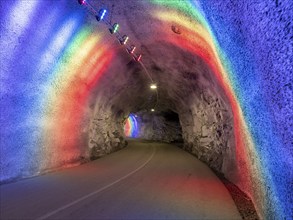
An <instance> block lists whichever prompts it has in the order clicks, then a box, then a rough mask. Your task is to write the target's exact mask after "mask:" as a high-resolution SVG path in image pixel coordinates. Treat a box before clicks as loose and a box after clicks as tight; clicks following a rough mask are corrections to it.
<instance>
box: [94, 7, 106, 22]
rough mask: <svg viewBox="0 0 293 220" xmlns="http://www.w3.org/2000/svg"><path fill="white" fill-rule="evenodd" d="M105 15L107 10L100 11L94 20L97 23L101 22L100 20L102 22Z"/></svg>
mask: <svg viewBox="0 0 293 220" xmlns="http://www.w3.org/2000/svg"><path fill="white" fill-rule="evenodd" d="M106 13H107V10H106V9H101V10H100V11H99V14H98V15H96V19H97V21H101V20H103V19H104V17H105V15H106Z"/></svg>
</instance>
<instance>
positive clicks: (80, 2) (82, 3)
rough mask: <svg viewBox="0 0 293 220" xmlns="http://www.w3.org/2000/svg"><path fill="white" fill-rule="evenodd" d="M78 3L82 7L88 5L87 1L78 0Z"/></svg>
mask: <svg viewBox="0 0 293 220" xmlns="http://www.w3.org/2000/svg"><path fill="white" fill-rule="evenodd" d="M78 3H79V4H80V5H84V4H85V3H86V1H85V0H78Z"/></svg>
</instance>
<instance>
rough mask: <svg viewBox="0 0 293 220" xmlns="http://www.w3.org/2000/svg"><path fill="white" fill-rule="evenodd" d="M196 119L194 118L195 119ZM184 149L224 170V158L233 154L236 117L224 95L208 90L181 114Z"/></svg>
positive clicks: (219, 169)
mask: <svg viewBox="0 0 293 220" xmlns="http://www.w3.org/2000/svg"><path fill="white" fill-rule="evenodd" d="M191 119H192V120H191ZM180 121H181V125H182V128H183V139H184V149H186V150H187V151H189V152H191V153H192V154H194V155H196V156H197V157H198V158H199V159H201V160H203V161H205V162H206V163H208V164H209V165H210V166H211V167H212V168H214V169H216V170H218V171H219V172H223V170H222V167H223V163H224V160H230V161H231V157H233V155H231V154H230V153H229V152H230V151H231V148H232V147H233V145H232V146H231V143H233V137H234V136H233V118H232V116H231V112H230V110H229V109H228V108H227V107H226V106H225V105H224V104H223V101H221V99H220V97H217V96H215V95H214V96H213V95H212V94H208V93H207V92H206V91H205V90H203V92H202V93H201V94H200V98H199V99H195V100H194V102H193V103H192V105H191V109H190V110H189V111H188V112H184V113H182V114H181V115H180Z"/></svg>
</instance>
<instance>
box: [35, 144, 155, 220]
mask: <svg viewBox="0 0 293 220" xmlns="http://www.w3.org/2000/svg"><path fill="white" fill-rule="evenodd" d="M155 152H156V148H155V147H154V148H153V152H152V154H151V156H150V157H149V158H148V159H147V160H146V162H144V163H143V164H142V165H140V166H139V167H138V168H136V169H135V170H133V171H131V172H130V173H128V174H127V175H125V176H123V177H121V178H120V179H118V180H116V181H114V182H112V183H110V184H108V185H106V186H104V187H102V188H100V189H98V190H96V191H94V192H91V193H89V194H87V195H85V196H83V197H81V198H79V199H77V200H75V201H73V202H71V203H68V204H67V205H64V206H62V207H60V208H58V209H56V210H54V211H52V212H48V213H47V214H45V215H43V216H41V217H39V218H37V220H43V219H46V218H49V217H51V216H52V215H55V214H56V213H58V212H60V211H63V210H64V209H67V208H69V207H71V206H73V205H75V204H77V203H79V202H81V201H83V200H85V199H87V198H89V197H91V196H93V195H95V194H97V193H99V192H102V191H104V190H105V189H108V188H109V187H111V186H113V185H115V184H116V183H119V182H121V181H122V180H124V179H126V178H128V177H129V176H131V175H133V174H135V173H136V172H138V171H139V170H141V169H142V168H143V167H145V166H146V165H147V164H148V163H149V162H150V161H151V159H153V157H154V155H155Z"/></svg>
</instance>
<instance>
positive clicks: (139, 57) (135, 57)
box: [133, 54, 141, 62]
mask: <svg viewBox="0 0 293 220" xmlns="http://www.w3.org/2000/svg"><path fill="white" fill-rule="evenodd" d="M133 58H134V59H135V61H137V62H139V61H140V60H141V54H139V55H138V56H134V57H133Z"/></svg>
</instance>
